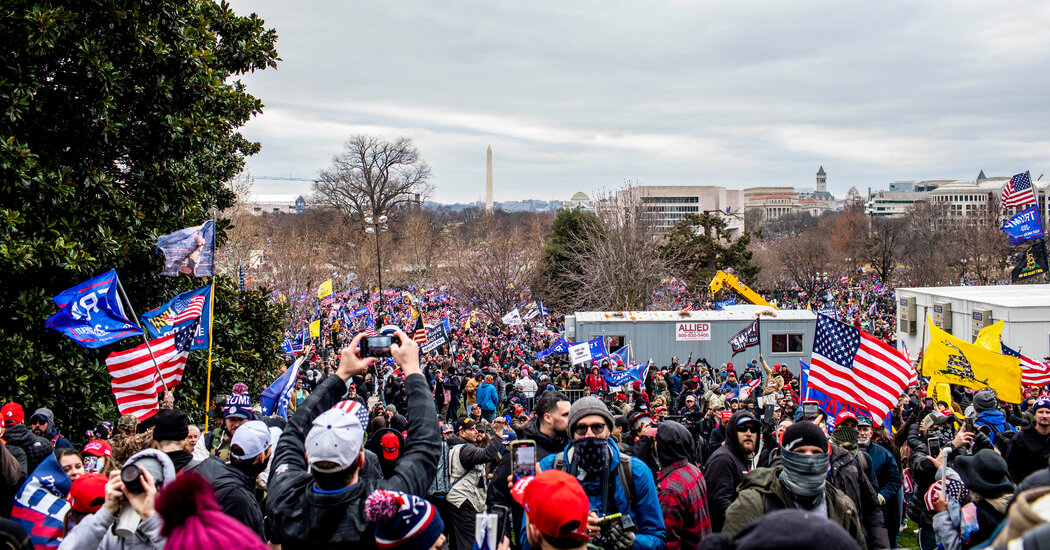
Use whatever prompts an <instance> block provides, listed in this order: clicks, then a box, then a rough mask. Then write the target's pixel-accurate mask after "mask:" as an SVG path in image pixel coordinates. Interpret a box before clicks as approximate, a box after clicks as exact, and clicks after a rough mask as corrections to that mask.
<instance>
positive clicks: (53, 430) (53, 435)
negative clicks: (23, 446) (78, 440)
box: [30, 408, 73, 449]
mask: <svg viewBox="0 0 1050 550" xmlns="http://www.w3.org/2000/svg"><path fill="white" fill-rule="evenodd" d="M33 416H39V417H41V418H43V419H44V420H47V431H46V432H44V435H43V436H42V437H43V438H44V439H46V440H48V441H50V442H51V445H53V446H54V447H55V448H56V449H61V448H62V447H66V448H68V449H72V448H73V444H72V443H70V442H69V440H68V439H66V438H64V437H62V434H60V433H58V428H57V427H55V413H53V412H51V409H44V408H40V409H37V410H35V411H33ZM30 418H32V416H31V417H30Z"/></svg>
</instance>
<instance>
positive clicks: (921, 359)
mask: <svg viewBox="0 0 1050 550" xmlns="http://www.w3.org/2000/svg"><path fill="white" fill-rule="evenodd" d="M929 307H930V306H922V339H921V340H919V345H920V346H922V350H921V351H919V376H922V365H923V363H924V362H925V361H926V325H928V324H930V321H929V319H928V318H927V316H928V315H929V313H928V311H927V310H928V309H929ZM920 387H921V386H920Z"/></svg>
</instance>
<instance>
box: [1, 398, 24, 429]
mask: <svg viewBox="0 0 1050 550" xmlns="http://www.w3.org/2000/svg"><path fill="white" fill-rule="evenodd" d="M0 417H2V418H3V419H4V426H14V425H15V424H21V423H22V422H25V420H26V413H25V411H23V410H22V405H19V404H18V403H14V402H12V403H8V404H6V405H4V406H3V408H0Z"/></svg>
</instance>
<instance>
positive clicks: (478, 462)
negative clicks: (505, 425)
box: [445, 434, 503, 512]
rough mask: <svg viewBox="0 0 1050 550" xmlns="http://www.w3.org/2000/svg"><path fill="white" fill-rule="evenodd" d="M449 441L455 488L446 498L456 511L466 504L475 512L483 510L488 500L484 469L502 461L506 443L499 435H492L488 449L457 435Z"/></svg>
mask: <svg viewBox="0 0 1050 550" xmlns="http://www.w3.org/2000/svg"><path fill="white" fill-rule="evenodd" d="M446 441H447V442H448V455H449V467H448V473H449V478H450V479H449V481H450V482H452V483H453V485H452V486H451V487H450V488H449V490H448V495H447V496H446V497H445V499H446V500H447V501H448V503H449V505H451V506H455V507H456V508H462V507H463V504H464V503H465V502H469V503H470V504H471V505H473V507H474V511H475V512H481V511H483V509H484V507H485V499H486V497H487V489H486V486H485V483H486V481H487V479H486V475H485V474H486V473H487V472H486V469H485V467H486V465H488V464H489V463H490V462H493V461H495V460H496V459H497V458H499V453H500V449H502V448H503V440H502V439H501V438H500V437H499V436H497V435H493V434H489V442H488V445H486V446H485V447H479V446H478V445H477V444H476V443H474V442H472V441H467V440H466V439H463V438H462V437H459V436H458V435H453V436H449V438H448V439H447V440H446ZM460 478H462V479H460Z"/></svg>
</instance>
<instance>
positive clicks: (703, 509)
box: [653, 420, 711, 550]
mask: <svg viewBox="0 0 1050 550" xmlns="http://www.w3.org/2000/svg"><path fill="white" fill-rule="evenodd" d="M692 451H693V437H692V434H690V433H689V430H688V429H686V427H685V426H683V425H681V424H679V423H677V422H674V421H670V420H669V421H665V422H661V423H660V426H659V427H658V428H657V429H656V442H655V444H654V445H653V452H654V453H655V455H656V460H657V462H658V463H659V464H660V466H662V468H661V469H660V470H659V473H658V474H657V475H656V484H657V486H658V487H660V509H661V511H662V512H663V515H664V527H665V528H666V529H667V550H679V549H680V548H697V547H698V546H699V545H700V541H701V539H702V538H703V537H704V535H707V534H708V533H710V532H711V516H710V515H709V514H708V511H707V483H705V482H704V474H702V473H701V472H700V468H697V467H696V466H695V465H694V464H692V463H690V462H689V457H690V456H692Z"/></svg>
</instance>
